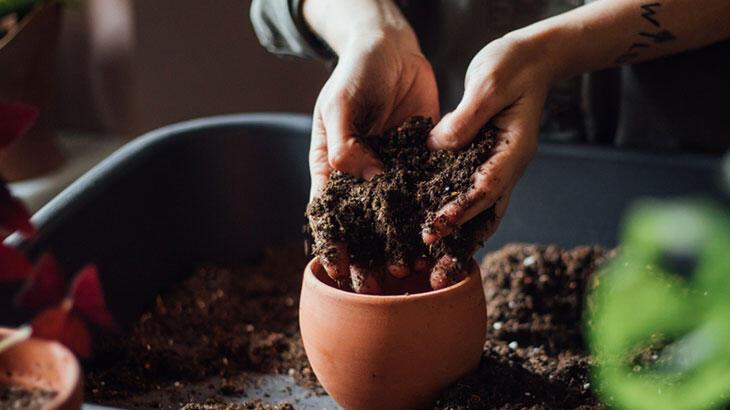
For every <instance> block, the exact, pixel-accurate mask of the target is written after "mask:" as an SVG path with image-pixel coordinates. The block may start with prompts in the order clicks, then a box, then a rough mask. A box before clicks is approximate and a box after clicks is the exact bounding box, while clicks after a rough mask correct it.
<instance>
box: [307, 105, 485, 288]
mask: <svg viewBox="0 0 730 410" xmlns="http://www.w3.org/2000/svg"><path fill="white" fill-rule="evenodd" d="M432 128H433V123H432V121H431V119H429V118H423V117H413V118H411V119H409V120H407V121H406V122H405V123H404V124H403V125H401V126H400V127H397V128H395V129H393V130H390V131H388V132H386V133H385V134H384V135H382V136H381V135H375V136H369V137H367V138H364V139H363V141H362V143H363V144H364V145H365V146H367V147H369V148H370V149H371V150H372V151H373V152H374V153H375V154H376V156H377V157H378V158H380V159H381V161H382V162H383V165H384V172H383V173H382V174H380V175H378V176H376V177H375V178H373V179H372V180H371V181H362V180H358V179H356V178H353V177H352V176H350V175H348V174H346V173H343V172H339V171H333V172H332V174H331V175H330V180H329V183H328V184H327V186H326V188H325V189H324V191H323V193H322V194H321V195H320V196H319V197H318V198H316V199H315V200H314V201H313V202H312V203H311V204H310V206H309V208H308V209H307V216H308V217H309V219H310V226H311V228H312V235H313V237H314V246H313V250H314V254H315V255H317V256H320V257H321V258H323V259H324V260H325V261H328V260H329V261H333V260H335V259H334V258H335V254H336V248H335V246H334V244H335V243H345V244H346V246H347V250H348V253H349V255H350V261H351V263H352V264H353V265H356V266H358V267H360V268H361V269H363V270H366V271H368V272H379V276H382V272H384V269H383V268H384V267H385V266H387V265H391V264H401V265H405V266H413V265H414V263H415V262H416V260H418V259H419V258H428V259H431V260H434V261H437V260H440V259H441V257H443V256H445V255H448V256H450V257H451V259H453V261H454V262H455V264H454V266H453V269H452V270H451V272H458V271H461V270H462V267H463V264H464V263H465V262H467V261H468V259H469V258H471V255H472V253H473V252H474V251H475V250H476V249H477V248H478V247H479V246H480V245H481V243H482V242H483V241H484V239H485V233H486V230H487V228H488V225H489V222H490V221H491V220H492V219H493V218H494V212H493V209H489V210H487V211H485V212H482V214H480V215H478V216H477V217H475V218H474V219H472V220H471V221H469V222H468V223H466V224H464V225H463V226H461V227H453V228H454V233H453V234H452V235H450V236H449V237H447V238H445V239H442V240H439V241H437V242H436V243H434V244H432V245H431V246H426V245H424V244H423V241H422V240H421V230H422V229H433V224H434V219H435V215H436V212H437V211H438V210H439V209H441V208H442V207H443V206H444V205H446V204H447V203H448V202H451V201H454V200H456V201H461V202H463V203H465V204H466V203H467V202H468V201H470V200H471V201H473V200H474V198H471V199H470V198H469V197H468V196H467V192H468V190H469V188H470V187H471V186H472V181H471V176H472V175H473V174H474V172H475V171H477V169H478V167H479V166H480V165H481V164H483V163H484V162H485V161H486V160H487V159H488V158H489V157H490V155H491V153H492V149H493V148H494V145H495V143H496V140H497V130H496V128H494V127H493V126H491V125H487V126H485V127H484V128H483V129H482V130H480V131H479V133H478V135H477V136H476V137H475V138H474V140H473V142H472V143H471V144H469V145H468V146H467V147H465V148H464V149H463V150H461V151H458V152H452V151H435V152H432V151H429V150H428V148H427V147H426V138H427V137H428V134H429V132H430V131H431V129H432ZM440 222H445V221H440ZM377 279H378V280H380V281H382V280H381V279H380V278H377ZM451 283H453V280H452V281H451ZM447 284H448V283H447ZM381 287H382V286H381ZM353 288H355V289H356V290H357V286H353Z"/></svg>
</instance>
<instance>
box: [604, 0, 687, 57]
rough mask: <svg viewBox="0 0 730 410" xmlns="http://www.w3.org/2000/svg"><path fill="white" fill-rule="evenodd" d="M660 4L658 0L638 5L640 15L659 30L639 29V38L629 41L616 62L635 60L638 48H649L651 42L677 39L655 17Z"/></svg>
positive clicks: (657, 42)
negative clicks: (629, 43) (628, 44)
mask: <svg viewBox="0 0 730 410" xmlns="http://www.w3.org/2000/svg"><path fill="white" fill-rule="evenodd" d="M661 6H662V4H661V3H659V2H656V3H646V4H642V5H641V6H640V8H641V17H643V18H644V20H646V21H647V22H648V23H649V24H651V25H652V26H653V27H656V28H658V29H660V30H656V31H653V30H648V31H640V32H639V33H638V37H639V38H637V40H636V41H634V42H633V43H631V45H630V46H628V47H627V48H626V51H625V52H624V53H623V54H621V55H620V56H618V58H616V61H615V62H616V64H624V63H628V62H629V61H633V60H635V59H636V58H638V57H639V51H640V50H643V49H647V48H651V47H652V45H653V44H661V43H666V42H669V41H674V40H676V39H677V37H675V36H674V34H673V33H672V32H671V31H669V30H667V29H665V28H662V23H661V22H660V21H659V18H658V17H657V10H658V9H659V8H660V7H661Z"/></svg>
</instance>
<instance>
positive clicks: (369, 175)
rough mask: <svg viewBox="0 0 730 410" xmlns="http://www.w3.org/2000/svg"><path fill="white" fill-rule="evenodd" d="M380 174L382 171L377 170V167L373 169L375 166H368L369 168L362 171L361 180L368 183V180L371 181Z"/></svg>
mask: <svg viewBox="0 0 730 410" xmlns="http://www.w3.org/2000/svg"><path fill="white" fill-rule="evenodd" d="M382 172H383V170H382V169H380V168H378V167H375V166H369V167H367V168H365V170H364V171H363V172H362V177H363V179H365V180H366V181H370V180H371V179H373V178H374V177H375V176H376V175H378V174H380V173H382Z"/></svg>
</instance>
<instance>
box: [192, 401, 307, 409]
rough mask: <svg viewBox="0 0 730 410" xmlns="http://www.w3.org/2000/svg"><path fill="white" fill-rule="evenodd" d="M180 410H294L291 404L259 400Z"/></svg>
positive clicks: (201, 405)
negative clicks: (267, 402)
mask: <svg viewBox="0 0 730 410" xmlns="http://www.w3.org/2000/svg"><path fill="white" fill-rule="evenodd" d="M180 410H294V406H292V405H291V403H277V404H265V403H262V402H261V400H254V401H244V402H243V403H240V404H238V403H236V404H234V403H216V402H215V401H210V402H207V403H204V404H197V403H196V404H186V405H184V406H183V407H181V408H180Z"/></svg>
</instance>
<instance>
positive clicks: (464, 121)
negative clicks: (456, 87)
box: [427, 89, 502, 150]
mask: <svg viewBox="0 0 730 410" xmlns="http://www.w3.org/2000/svg"><path fill="white" fill-rule="evenodd" d="M501 108H502V107H500V106H499V104H497V101H496V99H495V98H493V97H489V96H484V95H481V94H480V93H477V92H475V91H470V89H467V90H466V91H465V93H464V98H463V99H462V100H461V102H460V103H459V105H458V106H457V107H456V109H455V110H454V111H452V112H450V113H448V114H446V115H445V116H444V118H442V119H441V121H439V123H438V124H436V126H435V127H434V128H433V130H431V135H429V137H428V140H427V145H428V148H429V149H431V150H443V149H447V150H457V149H460V148H463V147H464V146H465V145H467V144H468V143H469V142H471V140H472V139H474V136H476V134H477V132H479V129H480V128H482V127H483V126H484V124H486V123H487V121H489V119H491V118H492V117H493V116H495V115H497V113H499V111H500V110H501Z"/></svg>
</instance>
